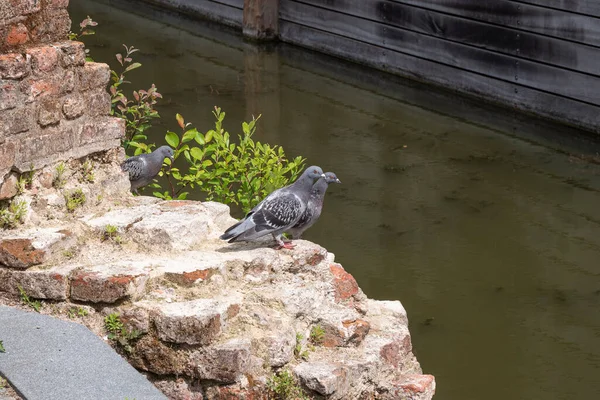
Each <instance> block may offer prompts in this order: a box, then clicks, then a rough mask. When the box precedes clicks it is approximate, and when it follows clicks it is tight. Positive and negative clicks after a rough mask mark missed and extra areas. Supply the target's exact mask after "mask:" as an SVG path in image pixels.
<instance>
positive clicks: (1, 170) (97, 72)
mask: <svg viewBox="0 0 600 400" xmlns="http://www.w3.org/2000/svg"><path fill="white" fill-rule="evenodd" d="M68 4H69V1H68V0H2V1H0V185H2V186H1V187H0V199H1V198H7V197H11V196H12V195H14V193H15V190H13V186H14V185H15V182H16V174H18V173H22V172H25V171H30V170H32V169H34V170H37V169H40V168H42V167H44V166H46V165H50V164H53V163H55V162H58V161H60V160H67V159H69V158H81V157H84V156H86V155H88V154H91V153H95V152H99V151H104V150H109V149H113V148H116V147H118V146H119V139H120V138H121V137H122V135H123V134H124V131H125V125H124V121H123V120H122V119H119V118H114V117H110V116H109V111H110V96H109V94H108V92H107V91H106V86H107V84H108V81H109V79H110V72H109V68H108V66H107V65H106V64H101V63H94V62H86V61H85V48H84V45H83V43H80V42H76V41H71V40H68V38H67V35H68V32H69V28H70V25H71V20H70V18H69V14H68V12H67V6H68ZM11 171H12V172H11Z"/></svg>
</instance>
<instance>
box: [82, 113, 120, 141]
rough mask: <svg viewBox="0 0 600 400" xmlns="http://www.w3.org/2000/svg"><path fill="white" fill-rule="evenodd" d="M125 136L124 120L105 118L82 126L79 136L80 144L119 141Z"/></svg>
mask: <svg viewBox="0 0 600 400" xmlns="http://www.w3.org/2000/svg"><path fill="white" fill-rule="evenodd" d="M124 134H125V120H124V119H122V118H116V117H105V118H102V119H97V120H95V121H93V122H88V123H86V124H82V127H81V133H80V136H79V143H80V144H82V145H83V144H88V143H93V142H102V141H105V140H110V139H120V138H122V137H123V135H124Z"/></svg>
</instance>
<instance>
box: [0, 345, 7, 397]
mask: <svg viewBox="0 0 600 400" xmlns="http://www.w3.org/2000/svg"><path fill="white" fill-rule="evenodd" d="M0 353H6V349H5V348H4V343H3V342H2V340H0ZM0 387H1V386H0Z"/></svg>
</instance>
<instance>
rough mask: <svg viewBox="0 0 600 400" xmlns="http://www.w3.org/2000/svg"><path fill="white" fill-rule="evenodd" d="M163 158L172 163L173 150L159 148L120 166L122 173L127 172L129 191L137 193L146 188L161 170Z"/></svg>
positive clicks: (167, 147) (126, 161)
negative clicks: (129, 183) (168, 159)
mask: <svg viewBox="0 0 600 400" xmlns="http://www.w3.org/2000/svg"><path fill="white" fill-rule="evenodd" d="M165 158H170V159H171V161H173V149H172V148H170V147H169V146H161V147H159V148H158V149H156V150H154V151H153V152H152V153H150V154H140V155H139V156H133V157H129V158H128V159H127V160H125V161H124V162H123V164H121V170H123V172H129V180H130V181H131V191H132V192H135V193H136V194H137V193H138V191H137V190H138V189H139V188H141V187H143V186H146V185H147V184H149V183H150V182H152V179H154V177H155V176H156V175H158V173H159V172H160V169H161V168H162V165H163V161H164V160H165Z"/></svg>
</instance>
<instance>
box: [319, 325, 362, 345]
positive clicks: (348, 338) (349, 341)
mask: <svg viewBox="0 0 600 400" xmlns="http://www.w3.org/2000/svg"><path fill="white" fill-rule="evenodd" d="M321 326H322V328H323V329H324V331H325V334H324V337H323V346H324V347H341V346H358V345H359V344H360V343H362V341H363V340H364V339H365V337H366V336H367V334H368V333H369V330H370V329H371V325H370V324H369V322H368V321H365V320H362V319H354V320H345V321H342V322H341V325H340V324H339V323H338V324H335V325H334V324H329V323H322V324H321Z"/></svg>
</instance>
